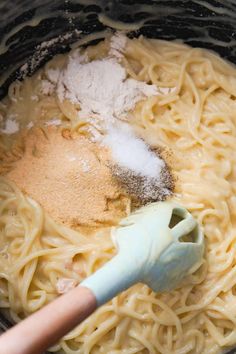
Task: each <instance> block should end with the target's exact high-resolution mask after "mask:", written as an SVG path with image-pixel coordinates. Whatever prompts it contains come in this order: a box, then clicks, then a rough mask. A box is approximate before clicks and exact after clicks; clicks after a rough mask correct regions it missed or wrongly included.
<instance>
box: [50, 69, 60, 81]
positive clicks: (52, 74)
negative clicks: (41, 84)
mask: <svg viewBox="0 0 236 354" xmlns="http://www.w3.org/2000/svg"><path fill="white" fill-rule="evenodd" d="M59 76H60V70H58V69H48V71H47V77H48V79H49V80H50V81H51V82H52V83H54V84H56V83H57V81H58V79H59Z"/></svg>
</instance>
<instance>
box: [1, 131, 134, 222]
mask: <svg viewBox="0 0 236 354" xmlns="http://www.w3.org/2000/svg"><path fill="white" fill-rule="evenodd" d="M63 135H64V136H65V137H64V136H63ZM24 143H25V153H24V155H23V156H22V158H21V159H20V160H18V161H16V162H15V163H14V164H13V169H12V170H11V171H10V172H9V173H8V174H7V177H8V178H9V179H10V180H12V181H14V182H15V183H16V184H17V185H18V187H19V188H20V189H21V190H23V191H24V192H26V193H27V194H28V195H29V196H31V197H32V198H33V199H35V200H36V201H38V202H39V203H40V204H41V205H42V206H43V207H44V209H45V210H46V211H47V212H48V213H49V214H50V215H51V216H52V217H53V218H54V219H55V220H56V221H59V222H61V223H64V224H66V225H68V226H71V227H76V226H78V225H90V226H93V225H94V226H97V225H99V224H100V223H103V224H104V223H107V224H109V225H111V224H112V223H113V222H117V221H118V220H119V219H120V218H121V217H123V216H125V215H126V206H127V203H128V198H127V197H125V196H124V195H123V194H122V191H121V189H120V187H119V186H118V184H117V182H116V181H115V180H114V178H113V177H112V174H111V171H110V169H109V167H107V165H106V161H107V154H108V152H107V150H106V149H105V148H102V147H101V146H99V147H98V145H97V144H96V143H92V142H90V141H89V140H88V139H86V138H85V137H83V136H81V135H76V136H73V137H72V136H71V135H70V133H69V134H66V135H65V134H62V133H61V131H60V130H59V128H57V127H47V128H45V129H44V130H42V129H39V128H37V129H36V128H34V129H32V130H31V131H29V132H28V133H26V136H25V138H24Z"/></svg>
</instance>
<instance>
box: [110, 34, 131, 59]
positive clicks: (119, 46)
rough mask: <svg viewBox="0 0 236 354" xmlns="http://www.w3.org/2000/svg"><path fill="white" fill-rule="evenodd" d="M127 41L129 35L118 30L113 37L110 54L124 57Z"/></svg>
mask: <svg viewBox="0 0 236 354" xmlns="http://www.w3.org/2000/svg"><path fill="white" fill-rule="evenodd" d="M126 43H127V37H126V36H125V35H124V34H123V33H122V32H116V33H115V34H114V36H112V37H111V41H110V50H109V53H108V54H109V56H111V57H115V58H117V59H118V60H120V59H121V58H122V57H123V52H124V50H125V46H126Z"/></svg>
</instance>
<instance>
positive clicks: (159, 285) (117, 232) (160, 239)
mask: <svg viewBox="0 0 236 354" xmlns="http://www.w3.org/2000/svg"><path fill="white" fill-rule="evenodd" d="M112 237H113V240H114V243H115V244H116V245H117V248H118V251H119V254H120V256H121V257H123V258H124V261H125V259H126V262H127V263H129V267H130V268H132V267H135V270H136V276H137V279H138V281H140V282H143V283H146V284H147V285H149V286H150V287H151V288H152V289H153V290H154V291H157V292H161V291H167V290H171V289H174V288H175V287H176V286H178V284H180V282H181V280H182V279H183V278H184V277H185V276H186V275H188V274H189V273H190V272H192V271H193V270H194V268H197V267H198V265H199V264H200V262H201V261H202V257H203V252H204V238H203V234H202V231H201V229H200V227H199V226H198V223H197V221H196V220H195V219H194V218H193V216H192V215H191V214H190V213H189V212H188V211H187V210H186V209H185V208H183V207H181V206H180V205H178V204H175V203H171V202H159V203H153V204H150V205H148V206H146V207H143V208H141V209H139V210H138V211H136V212H135V213H133V214H132V215H130V216H129V217H127V218H126V219H123V220H122V221H121V223H120V225H119V227H118V228H116V229H114V230H113V233H112Z"/></svg>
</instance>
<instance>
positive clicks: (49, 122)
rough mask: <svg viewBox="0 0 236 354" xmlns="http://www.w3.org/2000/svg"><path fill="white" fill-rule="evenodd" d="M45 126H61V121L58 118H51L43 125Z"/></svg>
mask: <svg viewBox="0 0 236 354" xmlns="http://www.w3.org/2000/svg"><path fill="white" fill-rule="evenodd" d="M44 124H45V125H46V126H50V125H55V126H57V125H60V124H61V120H60V119H58V118H52V119H50V120H48V121H47V122H45V123H44Z"/></svg>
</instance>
